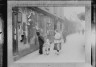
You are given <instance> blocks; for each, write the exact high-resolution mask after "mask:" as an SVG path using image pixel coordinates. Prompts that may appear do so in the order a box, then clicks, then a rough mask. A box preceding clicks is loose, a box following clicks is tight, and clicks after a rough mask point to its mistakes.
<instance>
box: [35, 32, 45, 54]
mask: <svg viewBox="0 0 96 67" xmlns="http://www.w3.org/2000/svg"><path fill="white" fill-rule="evenodd" d="M36 34H37V36H38V41H39V54H43V44H44V38H43V37H42V36H41V35H40V32H39V31H37V32H36Z"/></svg>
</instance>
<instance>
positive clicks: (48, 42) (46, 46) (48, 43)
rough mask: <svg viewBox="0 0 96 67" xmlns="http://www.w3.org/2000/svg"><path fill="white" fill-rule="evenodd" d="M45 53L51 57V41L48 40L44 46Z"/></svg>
mask: <svg viewBox="0 0 96 67" xmlns="http://www.w3.org/2000/svg"><path fill="white" fill-rule="evenodd" d="M43 51H44V54H46V55H49V51H50V41H49V39H46V42H45V44H44V46H43Z"/></svg>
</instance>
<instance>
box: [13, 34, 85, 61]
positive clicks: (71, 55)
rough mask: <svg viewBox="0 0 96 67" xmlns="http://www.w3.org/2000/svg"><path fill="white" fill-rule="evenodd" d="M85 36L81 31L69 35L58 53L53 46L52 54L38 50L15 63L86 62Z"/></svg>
mask: <svg viewBox="0 0 96 67" xmlns="http://www.w3.org/2000/svg"><path fill="white" fill-rule="evenodd" d="M84 43H85V37H84V35H83V34H81V33H75V34H71V35H69V36H67V40H66V43H63V44H62V48H61V49H62V50H61V52H60V54H59V55H56V54H55V52H54V50H52V49H53V46H54V45H52V46H51V51H50V55H44V54H43V55H39V53H38V50H37V51H35V52H33V53H31V54H28V55H26V56H24V57H22V58H21V59H19V60H17V61H16V62H15V63H57V62H58V63H62V62H65V63H66V62H85V49H84V45H85V44H84Z"/></svg>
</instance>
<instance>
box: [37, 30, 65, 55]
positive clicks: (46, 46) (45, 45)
mask: <svg viewBox="0 0 96 67" xmlns="http://www.w3.org/2000/svg"><path fill="white" fill-rule="evenodd" d="M36 34H37V36H38V42H39V54H40V55H42V54H45V55H49V54H50V50H51V47H52V45H53V46H54V47H53V50H54V51H55V54H56V55H59V53H60V50H61V47H62V43H63V41H64V39H63V36H62V32H59V31H58V30H56V31H55V36H54V41H53V42H51V41H50V40H49V39H48V37H47V36H45V37H43V36H42V35H41V34H40V32H39V31H37V32H36Z"/></svg>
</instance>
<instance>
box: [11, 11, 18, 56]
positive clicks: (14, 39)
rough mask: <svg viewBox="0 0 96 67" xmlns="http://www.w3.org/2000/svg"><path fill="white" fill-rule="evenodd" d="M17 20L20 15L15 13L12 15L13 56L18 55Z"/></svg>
mask: <svg viewBox="0 0 96 67" xmlns="http://www.w3.org/2000/svg"><path fill="white" fill-rule="evenodd" d="M17 18H18V13H17V12H15V11H13V13H12V19H13V20H12V26H13V28H12V29H13V55H14V56H16V55H17V53H18V40H17V39H18V36H17V33H18V32H17V26H18V25H17Z"/></svg>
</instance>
